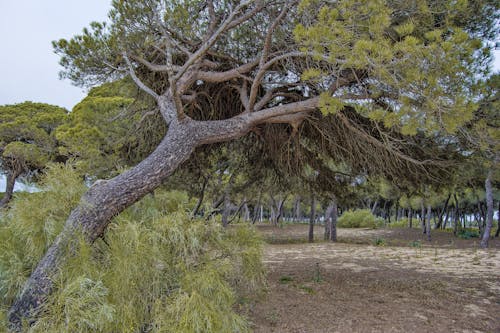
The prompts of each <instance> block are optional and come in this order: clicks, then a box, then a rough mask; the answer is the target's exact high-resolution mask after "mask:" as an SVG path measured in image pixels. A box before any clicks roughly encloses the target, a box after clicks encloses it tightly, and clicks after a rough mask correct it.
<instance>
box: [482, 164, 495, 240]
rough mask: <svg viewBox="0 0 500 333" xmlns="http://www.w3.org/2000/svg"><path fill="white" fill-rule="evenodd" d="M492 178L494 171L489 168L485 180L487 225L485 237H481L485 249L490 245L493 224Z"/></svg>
mask: <svg viewBox="0 0 500 333" xmlns="http://www.w3.org/2000/svg"><path fill="white" fill-rule="evenodd" d="M491 178H493V172H492V171H491V170H489V171H488V176H487V177H486V180H485V182H484V187H485V190H486V225H485V227H484V233H483V238H482V239H481V247H482V248H483V249H485V248H487V247H488V241H489V239H490V232H491V227H492V225H493V188H492V185H491Z"/></svg>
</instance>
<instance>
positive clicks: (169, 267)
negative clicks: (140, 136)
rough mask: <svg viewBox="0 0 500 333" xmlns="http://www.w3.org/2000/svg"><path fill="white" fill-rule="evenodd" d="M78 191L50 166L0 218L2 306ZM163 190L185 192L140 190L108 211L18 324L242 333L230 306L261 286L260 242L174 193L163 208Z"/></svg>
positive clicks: (65, 173) (66, 174)
mask: <svg viewBox="0 0 500 333" xmlns="http://www.w3.org/2000/svg"><path fill="white" fill-rule="evenodd" d="M56 176H57V177H56ZM83 190H84V186H83V185H82V184H81V181H80V180H79V178H78V176H77V175H75V173H74V172H73V171H72V170H71V168H69V167H61V166H54V167H52V168H51V169H50V171H49V172H48V175H47V177H46V179H45V181H44V187H43V191H42V192H40V193H36V194H32V195H29V196H25V197H22V198H17V199H16V200H15V202H14V205H13V209H12V210H11V212H10V213H9V214H8V215H6V216H3V217H2V221H1V228H2V230H1V236H0V237H1V238H2V239H1V240H0V244H1V245H0V246H1V247H2V248H1V254H0V272H1V275H0V288H1V289H0V290H1V293H2V299H3V300H4V303H3V305H2V306H4V307H5V308H7V306H8V305H9V304H10V303H11V302H12V300H13V297H14V296H15V294H16V293H17V292H18V291H19V288H20V287H21V286H22V285H23V283H24V281H25V279H26V278H27V277H28V276H29V274H30V272H31V270H32V269H33V267H34V265H35V264H36V263H37V261H38V260H39V258H40V256H41V255H42V254H43V253H44V252H45V250H46V248H47V246H48V245H50V244H51V242H52V240H53V239H54V235H56V234H57V233H58V231H59V230H60V229H61V228H62V225H63V223H64V221H65V217H66V216H67V214H68V213H69V211H70V210H71V208H72V207H73V206H74V205H75V204H76V203H77V201H78V198H79V197H80V194H81V192H82V191H83ZM171 197H179V198H182V197H183V196H182V195H180V194H179V193H174V194H173V195H172V194H171V193H170V194H169V193H165V192H160V193H156V194H155V195H154V196H148V197H146V198H145V199H144V200H142V201H141V202H139V203H137V204H136V205H134V206H132V207H130V208H129V209H128V210H126V211H125V212H123V213H122V214H120V215H119V216H118V217H116V218H115V220H114V221H113V222H112V224H111V225H110V227H109V232H108V233H107V234H106V237H105V239H102V240H98V241H97V242H96V243H95V244H93V245H88V244H87V243H85V242H84V241H83V240H82V241H81V243H80V250H79V251H78V253H77V254H76V255H74V256H73V257H71V259H69V262H68V263H67V264H66V265H64V269H63V272H62V274H60V275H59V278H58V280H57V281H56V292H54V293H53V294H52V295H51V296H50V298H49V300H48V301H47V304H46V305H45V306H44V307H43V309H42V310H41V314H40V316H39V319H38V321H37V322H36V324H35V325H34V326H32V327H30V328H29V329H27V330H26V331H27V332H33V333H35V332H247V331H248V330H249V324H248V322H247V321H246V320H245V318H243V317H242V316H240V315H239V314H237V313H235V312H234V305H235V303H236V302H237V300H238V297H243V296H245V297H246V296H248V295H250V294H251V293H252V294H255V292H256V291H257V290H259V287H260V286H261V285H262V281H263V278H264V271H263V266H262V263H261V249H262V246H261V245H262V244H261V240H260V239H259V238H258V237H257V235H256V232H255V231H254V230H253V229H251V228H250V227H247V226H235V227H232V228H229V229H228V230H224V229H223V228H222V227H221V226H220V224H217V223H215V222H210V221H204V220H193V219H191V218H189V216H188V214H187V213H185V212H183V210H184V208H183V207H184V206H183V204H182V200H179V201H178V202H177V205H171V206H170V207H168V208H167V209H171V210H170V211H169V210H167V209H165V207H166V206H164V205H162V204H161V203H162V202H164V200H162V198H171ZM167 201H170V200H167ZM42 202H43V203H45V204H42ZM184 202H185V203H188V202H187V201H186V200H184ZM40 216H46V217H47V218H46V219H45V220H40V218H39V217H40ZM1 316H2V317H1V319H2V322H5V312H3V313H2V314H1Z"/></svg>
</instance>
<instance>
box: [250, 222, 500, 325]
mask: <svg viewBox="0 0 500 333" xmlns="http://www.w3.org/2000/svg"><path fill="white" fill-rule="evenodd" d="M299 227H301V228H296V226H292V228H291V229H288V227H285V228H284V229H279V230H277V229H276V230H274V231H271V230H270V229H269V228H260V227H259V228H260V229H261V230H262V231H263V233H264V237H266V238H267V239H271V240H274V241H276V239H278V238H280V237H281V239H289V240H290V239H291V240H292V243H290V244H286V243H285V244H283V243H284V241H283V242H281V241H280V242H277V243H279V244H267V245H266V246H265V253H264V260H265V263H266V266H267V269H268V289H267V292H266V294H265V296H264V297H263V298H262V299H261V300H260V301H258V302H257V303H256V304H251V305H248V308H247V315H248V316H249V317H250V320H252V321H253V323H254V329H255V332H297V333H299V332H300V333H306V332H500V249H498V248H491V249H489V250H486V251H484V250H480V249H477V246H476V245H475V243H474V240H471V241H467V242H464V243H463V242H459V243H460V244H457V242H456V241H454V239H453V237H452V235H450V234H449V233H446V234H444V235H441V236H439V235H436V236H438V237H436V238H435V240H434V241H433V242H431V243H430V244H427V243H423V242H422V244H419V243H412V244H413V246H409V245H406V246H401V245H399V246H392V245H385V246H374V245H368V244H371V243H373V239H374V237H375V238H381V237H385V238H384V239H385V242H386V244H387V243H391V241H393V243H395V244H399V243H400V244H408V241H411V240H412V239H413V238H412V237H413V236H414V237H418V233H419V231H418V230H415V232H417V234H415V235H413V236H411V235H412V232H413V231H410V232H409V234H410V236H411V237H409V236H408V234H406V233H405V231H404V230H402V231H401V230H393V229H389V230H385V229H382V230H380V229H378V230H354V229H351V230H345V229H344V230H339V238H341V239H343V240H344V241H345V240H350V241H351V242H344V243H336V244H331V243H325V242H320V243H314V244H308V243H298V241H297V239H299V238H297V237H299V235H298V233H299V232H300V233H302V232H303V231H304V230H306V229H303V227H304V226H299ZM287 229H288V230H287ZM320 231H321V232H322V230H318V234H317V237H318V238H319V237H320V233H319V232H320ZM400 231H401V233H400ZM273 234H274V237H270V236H273ZM301 235H302V234H301ZM398 237H399V238H398ZM368 241H370V242H368ZM364 242H367V244H365V243H364ZM413 242H414V240H413ZM475 242H476V243H477V240H475ZM357 243H362V244H357ZM416 245H418V246H416ZM467 245H468V246H467Z"/></svg>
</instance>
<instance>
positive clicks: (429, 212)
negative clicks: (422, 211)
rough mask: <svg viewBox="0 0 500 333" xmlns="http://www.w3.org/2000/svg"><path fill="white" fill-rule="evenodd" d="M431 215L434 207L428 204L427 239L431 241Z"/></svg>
mask: <svg viewBox="0 0 500 333" xmlns="http://www.w3.org/2000/svg"><path fill="white" fill-rule="evenodd" d="M431 215H432V208H431V205H429V204H428V205H427V218H426V220H427V221H426V222H427V227H426V228H425V233H426V234H427V241H429V242H430V241H431Z"/></svg>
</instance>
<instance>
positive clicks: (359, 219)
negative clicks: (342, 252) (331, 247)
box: [337, 209, 384, 229]
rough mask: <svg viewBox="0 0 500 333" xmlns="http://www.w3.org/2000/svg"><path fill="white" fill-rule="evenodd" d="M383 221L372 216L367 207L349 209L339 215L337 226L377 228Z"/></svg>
mask: <svg viewBox="0 0 500 333" xmlns="http://www.w3.org/2000/svg"><path fill="white" fill-rule="evenodd" d="M383 223H384V221H383V220H382V219H380V218H377V217H376V216H374V215H373V214H372V213H371V211H370V210H369V209H358V210H349V211H347V212H344V213H343V214H342V216H340V217H339V219H338V222H337V226H338V227H339V228H373V229H375V228H377V227H378V226H380V225H383Z"/></svg>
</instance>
